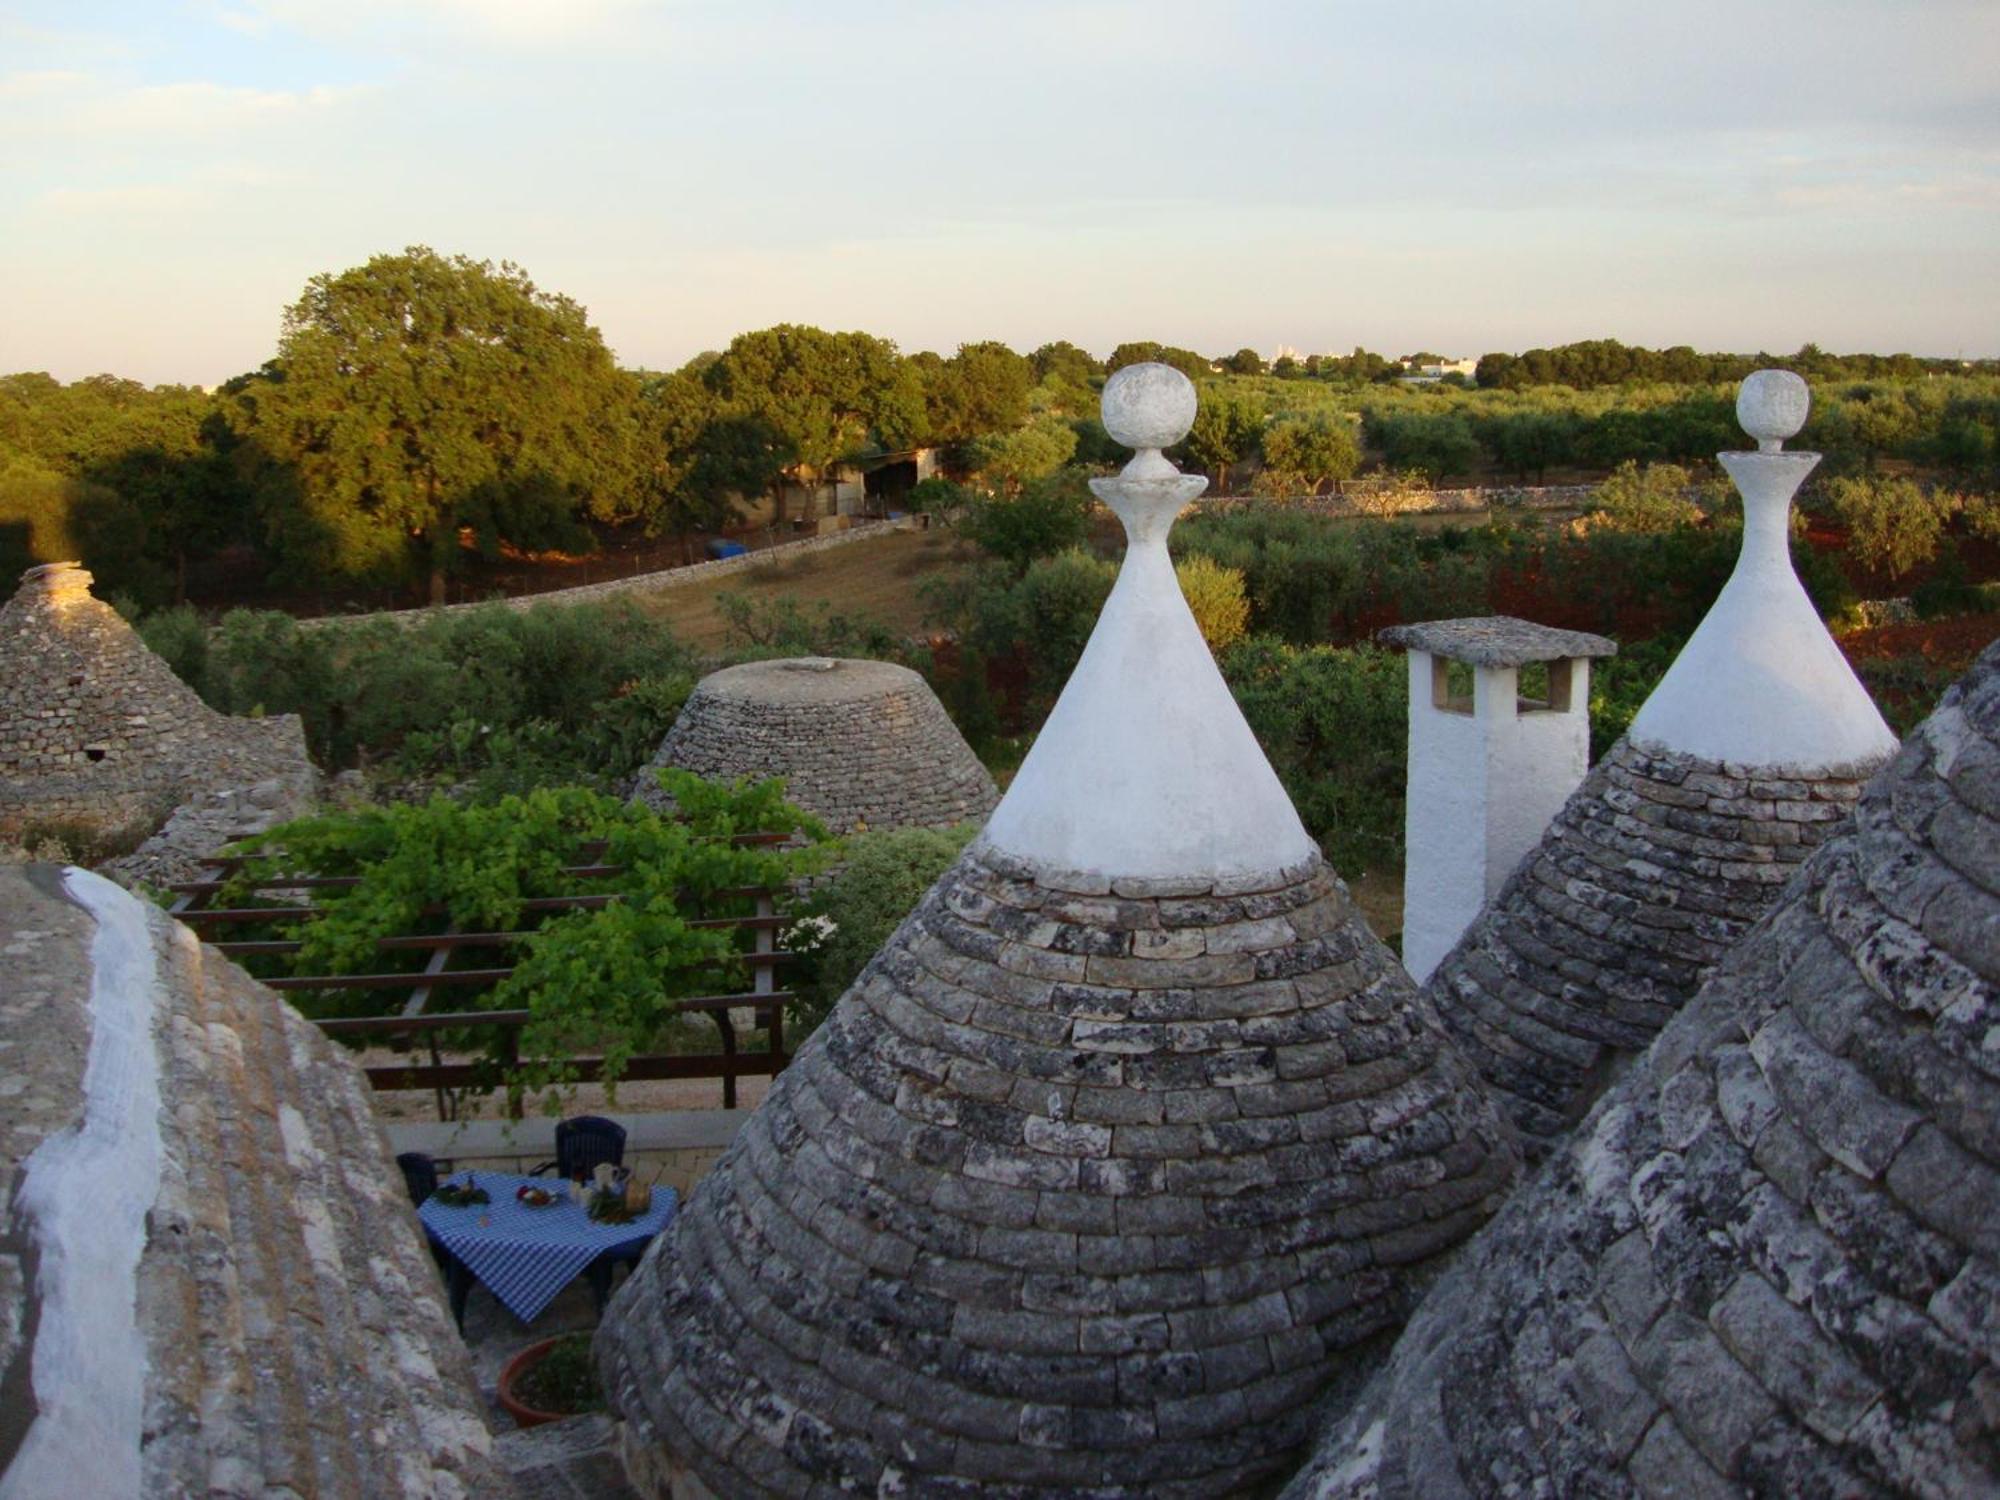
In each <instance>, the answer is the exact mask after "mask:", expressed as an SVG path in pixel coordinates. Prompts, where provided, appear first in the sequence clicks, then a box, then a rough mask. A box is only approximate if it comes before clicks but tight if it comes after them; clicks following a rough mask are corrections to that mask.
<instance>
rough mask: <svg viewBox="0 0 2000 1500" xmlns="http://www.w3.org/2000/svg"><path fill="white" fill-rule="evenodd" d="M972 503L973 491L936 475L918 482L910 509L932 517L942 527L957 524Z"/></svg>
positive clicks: (913, 492)
mask: <svg viewBox="0 0 2000 1500" xmlns="http://www.w3.org/2000/svg"><path fill="white" fill-rule="evenodd" d="M971 503H972V491H971V490H969V489H967V488H966V487H965V486H964V485H962V484H953V483H952V482H951V481H950V480H949V479H940V478H938V477H937V476H935V475H933V476H932V477H931V478H929V479H920V480H918V481H917V483H916V485H915V487H913V488H912V489H911V491H910V509H911V510H913V511H915V512H916V513H917V514H918V515H923V516H929V517H931V518H932V519H933V520H935V521H936V522H937V523H938V524H939V525H941V526H952V525H955V524H957V522H958V521H959V520H960V519H961V518H962V517H963V516H964V515H965V510H966V507H967V506H968V505H970V504H971Z"/></svg>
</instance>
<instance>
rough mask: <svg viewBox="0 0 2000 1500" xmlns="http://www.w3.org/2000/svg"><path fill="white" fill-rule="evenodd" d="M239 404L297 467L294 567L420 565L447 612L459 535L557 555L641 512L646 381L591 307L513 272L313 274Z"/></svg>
mask: <svg viewBox="0 0 2000 1500" xmlns="http://www.w3.org/2000/svg"><path fill="white" fill-rule="evenodd" d="M240 395H241V396H243V397H244V398H246V399H243V400H242V401H241V403H240V405H239V411H241V412H242V413H243V415H244V418H245V422H246V426H247V430H248V431H249V432H250V434H251V435H253V436H254V437H255V439H256V440H257V441H258V442H259V443H260V444H261V445H262V447H263V448H264V449H265V450H266V451H267V452H268V453H269V454H270V455H271V456H273V457H274V458H276V459H277V460H278V461H279V462H280V463H281V464H282V465H284V466H286V467H287V468H289V470H290V474H289V476H288V478H289V479H290V481H291V482H290V483H288V484H286V485H285V486H283V487H282V490H281V492H280V493H281V494H282V495H283V497H284V498H283V500H282V502H281V508H282V511H283V514H281V515H279V516H278V517H277V518H276V519H275V525H274V531H275V533H276V534H277V535H278V536H279V537H280V538H281V539H282V540H283V542H284V543H285V544H286V545H287V548H288V550H289V551H290V552H291V553H292V558H291V561H292V562H293V563H294V565H295V566H296V565H299V564H303V565H305V566H307V567H313V568H324V569H328V570H330V571H334V572H339V573H345V574H349V575H355V576H367V575H371V574H372V575H377V576H382V575H389V576H394V575H407V574H408V573H410V572H411V571H415V570H419V569H420V570H422V571H425V572H428V574H429V576H430V580H431V595H432V598H433V599H441V598H442V597H443V592H444V578H445V574H446V572H447V571H448V570H449V569H450V568H451V566H452V565H453V562H454V560H455V559H456V557H457V556H458V553H459V537H460V533H461V531H463V530H466V529H470V530H471V531H472V532H473V533H474V535H475V537H476V538H477V539H478V541H479V542H480V544H481V545H482V547H483V548H486V549H492V548H496V547H497V546H498V545H499V544H500V543H502V542H514V543H518V544H522V545H527V546H537V545H548V544H550V543H552V542H558V541H564V540H570V539H573V538H574V537H575V536H576V534H577V526H578V520H579V517H580V516H584V515H588V516H590V517H592V518H594V519H598V520H605V521H617V520H626V519H630V518H631V517H632V516H633V515H634V514H635V513H636V512H637V510H638V509H639V508H640V507H641V506H642V504H643V488H642V486H641V485H640V483H639V482H638V481H639V475H638V472H637V468H636V464H635V443H634V436H635V420H634V413H635V406H636V400H635V397H636V383H635V377H633V376H630V375H627V374H625V373H623V372H621V371H620V370H618V369H617V367H616V366H615V365H614V364H613V363H612V359H611V351H610V350H609V349H607V348H606V347H605V344H604V340H603V338H602V337H601V336H600V335H599V333H598V331H597V330H596V329H595V328H593V327H592V326H591V325H590V323H589V321H588V319H587V318H586V316H585V313H584V310H583V308H582V307H581V306H579V305H578V304H577V303H575V302H573V301H571V300H570V299H569V298H567V297H563V296H559V295H556V294H553V293H548V292H543V291H541V290H539V289H538V288H537V287H536V286H535V284H534V283H533V282H532V281H530V280H529V279H528V275H527V273H526V272H525V271H523V270H521V268H520V267H518V266H515V265H512V264H510V263H505V262H503V263H502V264H501V265H499V266H498V267H495V266H494V265H493V264H492V263H491V262H490V261H475V260H471V259H469V258H467V257H465V256H462V255H457V256H449V257H447V256H443V255H439V254H438V253H437V252H436V251H434V250H431V249H428V248H426V247H424V246H421V245H417V246H412V247H411V248H409V249H408V250H405V251H404V252H403V253H402V254H400V255H378V256H376V257H375V258H374V259H372V260H370V261H369V262H368V263H367V264H366V265H364V266H357V267H355V268H353V269H352V270H347V271H342V272H339V273H337V274H335V273H329V274H325V275H320V276H315V277H314V278H313V279H312V280H311V281H310V282H308V283H307V284H306V289H305V294H304V295H303V296H301V297H300V298H299V300H298V302H297V303H295V304H294V305H293V306H292V307H291V308H290V309H288V310H287V312H286V314H285V322H284V331H283V335H282V337H281V338H280V340H279V345H278V357H277V359H276V360H275V361H273V363H272V365H271V366H269V367H267V369H266V373H265V374H264V375H263V376H261V377H258V379H257V381H256V383H255V388H254V389H249V390H245V391H243V392H241V393H240Z"/></svg>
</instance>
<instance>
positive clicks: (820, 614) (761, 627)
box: [715, 591, 903, 661]
mask: <svg viewBox="0 0 2000 1500" xmlns="http://www.w3.org/2000/svg"><path fill="white" fill-rule="evenodd" d="M715 607H716V609H717V611H718V612H719V613H720V614H721V615H722V618H723V620H724V621H725V622H726V624H727V626H728V630H729V636H728V640H729V652H730V655H731V657H732V658H734V659H735V660H738V661H756V660H765V659H769V658H772V657H781V656H867V657H874V658H877V659H879V660H883V661H893V660H895V659H897V658H898V657H899V656H901V655H902V652H903V642H902V640H901V639H900V638H899V637H898V636H897V634H896V632H895V631H893V630H891V629H890V628H889V627H888V626H887V625H884V624H883V623H882V622H881V621H880V620H876V619H872V618H870V617H869V616H867V615H850V614H845V613H842V612H840V611H837V610H835V609H834V608H833V606H832V605H830V604H827V603H825V602H823V601H822V602H820V603H817V604H815V605H813V606H812V608H811V610H810V611H808V610H806V609H804V608H801V607H800V605H799V602H798V600H796V599H792V598H787V597H782V596H781V597H778V598H774V599H751V598H749V597H747V596H746V595H743V594H736V593H730V592H727V591H725V592H722V593H719V594H717V595H716V596H715Z"/></svg>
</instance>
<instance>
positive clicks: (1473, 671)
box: [1381, 615, 1618, 984]
mask: <svg viewBox="0 0 2000 1500" xmlns="http://www.w3.org/2000/svg"><path fill="white" fill-rule="evenodd" d="M1381 639H1382V640H1383V641H1385V642H1387V643H1389V644H1390V645H1396V646H1402V647H1404V648H1406V649H1407V650H1408V652H1409V659H1410V766H1409V782H1408V787H1409V795H1408V800H1407V803H1406V806H1405V811H1404V815H1403V827H1404V837H1405V843H1406V854H1405V863H1404V871H1403V967H1404V968H1406V969H1408V970H1409V972H1410V976H1411V977H1412V978H1413V979H1415V980H1416V981H1417V982H1418V983H1419V984H1421V983H1423V981H1424V980H1425V979H1426V978H1427V977H1429V975H1430V972H1431V970H1433V969H1435V968H1436V967H1437V965H1438V961H1439V960H1440V959H1442V958H1443V957H1444V956H1445V954H1446V953H1448V952H1450V951H1451V946H1452V944H1454V943H1456V942H1457V941H1458V939H1459V935H1460V934H1461V933H1463V932H1464V931H1465V929H1466V928H1467V927H1468V926H1470V925H1471V923H1472V919H1473V918H1474V917H1476V916H1478V915H1479V909H1480V908H1481V907H1482V906H1484V905H1485V904H1486V902H1487V901H1488V900H1490V899H1491V898H1492V897H1493V896H1494V895H1495V894H1496V893H1497V892H1498V891H1499V889H1500V887H1501V886H1502V885H1503V884H1504V883H1505V882H1506V879H1507V877H1508V876H1509V875H1510V874H1512V873H1513V870H1514V866H1515V865H1517V864H1519V863H1520V862H1521V858H1522V856H1523V855H1525V854H1526V853H1527V852H1528V851H1529V850H1530V849H1532V848H1534V847H1535V845H1536V844H1537V843H1538V842H1540V840H1541V837H1542V833H1543V831H1544V830H1545V829H1547V827H1548V826H1549V820H1550V819H1551V818H1553V817H1555V815H1556V813H1557V812H1558V811H1560V810H1561V808H1562V805H1563V803H1564V802H1566V801H1567V800H1568V799H1569V795H1570V793H1571V792H1574V791H1575V790H1576V789H1577V786H1578V785H1579V784H1580V783H1581V782H1582V780H1583V773H1584V772H1585V771H1586V770H1588V769H1589V766H1590V662H1591V659H1592V658H1593V657H1599V656H1610V655H1611V654H1612V653H1613V652H1615V651H1616V650H1617V649H1618V648H1617V647H1616V646H1615V645H1613V644H1612V643H1611V642H1610V641H1608V640H1606V639H1605V638H1604V637H1603V636H1601V635H1588V634H1585V633H1584V632H1582V631H1576V630H1553V629H1551V628H1549V627H1548V626H1546V625H1536V624H1533V623H1531V622H1530V621H1527V620H1516V619H1513V618H1510V617H1509V616H1506V615H1493V616H1488V617H1485V618H1480V619H1468V620H1431V621H1428V622H1426V623H1424V624H1421V625H1397V626H1394V627H1392V628H1391V629H1388V630H1385V631H1383V632H1382V633H1381ZM1524 675H1525V676H1526V677H1528V678H1530V679H1532V680H1531V681H1527V682H1524V680H1523V679H1524Z"/></svg>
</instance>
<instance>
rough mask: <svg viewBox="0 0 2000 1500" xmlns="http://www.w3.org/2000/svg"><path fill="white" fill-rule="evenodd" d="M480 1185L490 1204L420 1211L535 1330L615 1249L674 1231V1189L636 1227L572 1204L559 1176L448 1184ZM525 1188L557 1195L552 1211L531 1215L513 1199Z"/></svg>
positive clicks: (658, 1191) (486, 1175)
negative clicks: (560, 1297) (545, 1312)
mask: <svg viewBox="0 0 2000 1500" xmlns="http://www.w3.org/2000/svg"><path fill="white" fill-rule="evenodd" d="M468 1176H469V1177H472V1178H474V1179H475V1180H476V1181H477V1182H478V1184H479V1186H480V1187H482V1188H484V1189H486V1194H487V1196H488V1197H489V1198H490V1199H492V1201H491V1202H490V1203H475V1204H472V1205H471V1206H469V1207H467V1208H449V1207H447V1206H446V1205H444V1204H442V1203H440V1202H438V1200H437V1199H436V1198H435V1197H432V1198H430V1199H429V1200H427V1201H426V1202H425V1203H424V1204H423V1206H422V1207H420V1208H419V1209H418V1210H417V1217H418V1218H419V1219H421V1220H423V1224H424V1228H425V1229H426V1230H427V1231H429V1233H430V1234H431V1236H432V1237H433V1238H434V1239H436V1240H437V1242H438V1243H439V1244H441V1245H443V1246H444V1247H445V1249H447V1250H449V1251H450V1252H451V1253H452V1254H453V1255H455V1256H457V1257H458V1258H459V1260H460V1261H461V1262H463V1263H464V1265H465V1268H466V1269H467V1270H468V1271H470V1272H471V1273H472V1274H473V1275H474V1276H475V1277H477V1278H478V1279H479V1281H480V1282H481V1284H483V1285H484V1286H485V1287H486V1289H487V1290H488V1291H490V1292H491V1293H493V1295H494V1296H495V1297H497V1298H499V1299H500V1302H501V1304H502V1305H503V1306H505V1307H506V1309H507V1310H508V1311H509V1312H511V1313H513V1314H514V1316H515V1317H517V1318H519V1319H520V1320H521V1321H522V1322H523V1323H532V1322H533V1321H534V1320H535V1317H536V1315H537V1314H539V1313H540V1312H541V1310H542V1309H543V1308H545V1307H547V1306H548V1305H549V1303H550V1302H551V1301H552V1300H553V1299H554V1297H555V1295H556V1293H557V1292H559V1291H561V1290H562V1289H563V1288H564V1287H566V1286H568V1285H569V1284H570V1283H571V1282H572V1281H574V1280H575V1279H576V1278H577V1277H578V1276H580V1275H581V1274H582V1273H583V1270H584V1268H585V1267H586V1266H588V1265H589V1264H590V1263H591V1262H592V1261H593V1260H595V1259H597V1257H598V1256H600V1255H602V1254H604V1253H605V1252H606V1251H608V1250H620V1249H631V1250H638V1249H640V1248H641V1247H642V1246H644V1244H645V1243H646V1241H648V1240H650V1239H651V1238H652V1237H653V1236H654V1235H656V1234H658V1233H659V1232H660V1231H661V1230H662V1229H664V1228H666V1227H667V1224H668V1222H669V1221H670V1220H671V1219H672V1218H673V1216H674V1209H675V1208H676V1207H677V1206H678V1200H677V1199H676V1198H675V1196H674V1190H673V1189H672V1188H668V1187H656V1188H654V1189H653V1206H652V1207H651V1208H649V1209H647V1210H646V1212H645V1213H643V1214H641V1215H639V1217H638V1218H636V1219H634V1220H632V1222H631V1223H629V1224H598V1223H594V1222H592V1220H591V1218H590V1216H589V1215H588V1214H587V1213H585V1212H584V1208H583V1205H582V1204H580V1203H573V1202H571V1201H570V1197H569V1184H567V1183H566V1182H564V1181H563V1180H562V1179H561V1178H559V1177H525V1176H520V1175H517V1174H515V1173H512V1172H479V1171H473V1172H470V1173H467V1172H459V1173H456V1174H455V1175H453V1176H452V1177H450V1178H449V1179H447V1180H448V1181H450V1182H456V1183H463V1182H464V1181H465V1180H466V1179H467V1177H468ZM523 1183H527V1184H530V1185H532V1186H534V1187H539V1188H546V1189H548V1190H549V1191H550V1192H552V1193H555V1194H557V1195H558V1200H557V1201H556V1202H554V1203H551V1204H550V1205H549V1206H548V1207H547V1208H530V1207H528V1205H527V1204H525V1203H522V1202H520V1201H519V1200H517V1199H516V1198H515V1197H514V1190H515V1189H516V1188H518V1187H520V1186H521V1185H522V1184H523Z"/></svg>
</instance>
